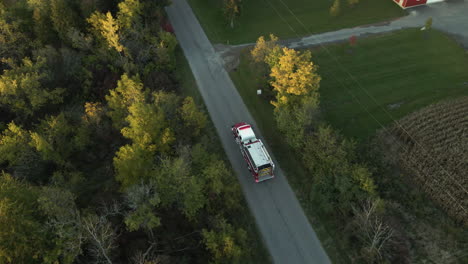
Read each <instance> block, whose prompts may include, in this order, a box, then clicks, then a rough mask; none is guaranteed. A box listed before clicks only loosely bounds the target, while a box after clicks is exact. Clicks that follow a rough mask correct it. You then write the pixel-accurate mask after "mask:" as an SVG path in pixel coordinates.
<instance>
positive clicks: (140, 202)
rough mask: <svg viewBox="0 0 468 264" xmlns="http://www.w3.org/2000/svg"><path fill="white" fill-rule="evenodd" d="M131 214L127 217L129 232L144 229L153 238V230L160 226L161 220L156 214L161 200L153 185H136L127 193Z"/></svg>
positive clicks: (126, 223)
mask: <svg viewBox="0 0 468 264" xmlns="http://www.w3.org/2000/svg"><path fill="white" fill-rule="evenodd" d="M125 196H126V201H127V205H128V207H130V212H128V214H127V215H126V216H125V225H126V226H127V228H128V230H130V231H136V230H139V229H143V230H145V231H146V232H148V233H149V234H150V235H151V236H152V234H153V233H152V229H153V228H155V227H158V226H159V225H160V219H159V217H157V216H156V214H155V208H156V206H157V205H158V204H159V203H160V198H159V196H158V193H157V192H156V189H155V186H154V185H153V183H151V182H150V183H148V184H135V185H132V186H131V187H129V188H128V189H127V190H126V191H125Z"/></svg>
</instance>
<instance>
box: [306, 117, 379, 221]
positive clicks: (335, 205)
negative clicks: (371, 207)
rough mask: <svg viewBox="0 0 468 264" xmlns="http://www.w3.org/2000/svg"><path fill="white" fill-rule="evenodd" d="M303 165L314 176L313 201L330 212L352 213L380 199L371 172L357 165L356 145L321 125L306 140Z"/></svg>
mask: <svg viewBox="0 0 468 264" xmlns="http://www.w3.org/2000/svg"><path fill="white" fill-rule="evenodd" d="M305 138H306V140H305V143H304V149H303V153H302V158H303V164H304V165H306V167H307V169H308V170H309V172H310V173H311V174H312V175H314V177H313V178H312V182H311V183H310V186H312V188H311V190H310V194H311V196H310V197H311V199H314V200H315V201H317V202H318V204H320V206H321V207H322V209H323V210H324V211H325V212H327V213H329V212H332V211H336V209H339V211H340V212H341V213H342V214H343V215H349V213H351V209H352V206H353V205H355V204H358V203H360V202H362V201H363V200H365V199H367V198H369V197H376V196H377V193H376V186H375V184H374V182H373V180H372V178H371V176H372V175H371V173H370V172H369V170H368V169H367V168H366V167H364V166H362V165H360V164H358V163H356V161H355V144H354V142H352V141H349V140H346V139H345V138H343V137H342V136H341V135H339V134H338V133H337V132H335V131H334V130H333V129H332V128H331V127H329V126H319V127H318V129H317V131H315V132H314V133H312V134H311V135H309V136H307V137H305Z"/></svg>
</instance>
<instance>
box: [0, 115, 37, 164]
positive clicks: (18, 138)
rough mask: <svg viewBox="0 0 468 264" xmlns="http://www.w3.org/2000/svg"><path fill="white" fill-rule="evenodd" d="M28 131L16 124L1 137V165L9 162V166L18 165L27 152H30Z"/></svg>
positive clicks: (10, 126)
mask: <svg viewBox="0 0 468 264" xmlns="http://www.w3.org/2000/svg"><path fill="white" fill-rule="evenodd" d="M29 140H30V137H29V133H28V131H26V130H24V129H22V128H21V127H19V126H17V125H16V124H15V123H14V122H11V123H9V124H8V128H7V129H6V130H4V131H3V132H2V134H1V135H0V164H1V163H4V162H7V163H8V166H7V167H11V166H15V165H18V164H19V163H20V161H21V158H22V157H23V156H24V155H25V153H26V152H28V151H30V147H29V145H28V143H29Z"/></svg>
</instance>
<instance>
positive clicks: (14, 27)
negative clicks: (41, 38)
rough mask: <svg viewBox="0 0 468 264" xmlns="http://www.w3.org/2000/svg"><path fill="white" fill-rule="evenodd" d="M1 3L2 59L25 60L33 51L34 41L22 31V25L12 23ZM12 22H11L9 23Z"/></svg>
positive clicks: (0, 51) (0, 40) (0, 36)
mask: <svg viewBox="0 0 468 264" xmlns="http://www.w3.org/2000/svg"><path fill="white" fill-rule="evenodd" d="M5 13H6V9H5V7H4V6H3V4H1V3H0V58H13V59H14V60H15V61H18V60H20V59H21V58H23V57H24V56H25V55H26V53H27V52H28V51H29V50H30V49H31V44H32V41H31V40H30V39H29V38H28V37H27V36H26V35H25V34H24V33H23V32H21V30H20V24H19V23H18V22H16V21H11V20H10V19H9V18H8V17H7V15H6V14H5ZM9 20H10V21H9Z"/></svg>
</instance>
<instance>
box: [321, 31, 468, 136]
mask: <svg viewBox="0 0 468 264" xmlns="http://www.w3.org/2000/svg"><path fill="white" fill-rule="evenodd" d="M426 33H427V32H421V31H419V30H417V29H410V30H403V31H399V32H396V33H391V34H386V35H381V36H379V37H372V38H370V39H362V40H358V44H357V45H356V47H354V48H350V46H349V45H348V44H339V45H332V46H327V50H324V49H321V50H315V51H313V54H314V55H313V56H314V58H313V60H314V62H315V63H317V64H318V65H319V67H320V68H319V74H320V75H321V76H322V78H323V80H322V83H321V87H320V94H321V104H322V111H323V114H324V116H325V119H326V120H327V121H329V122H330V123H331V124H332V125H333V126H334V127H335V128H338V129H340V130H341V131H342V132H343V133H344V134H345V135H347V136H351V137H356V138H358V139H365V138H367V137H368V136H371V135H373V134H374V132H375V130H376V129H378V128H381V126H386V125H388V124H389V123H390V122H392V121H393V120H398V119H400V118H401V117H403V116H405V115H407V114H409V113H411V112H413V111H415V110H417V109H420V108H422V107H424V106H427V105H430V104H433V103H436V102H438V101H441V100H443V99H447V98H453V97H457V96H460V95H467V94H468V53H467V52H466V51H465V50H463V49H462V48H461V47H459V45H458V44H457V43H456V42H455V41H453V40H451V39H450V38H449V37H448V36H447V35H445V34H443V33H441V32H438V31H431V32H429V34H426ZM327 51H328V52H327ZM330 54H331V55H330Z"/></svg>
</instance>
